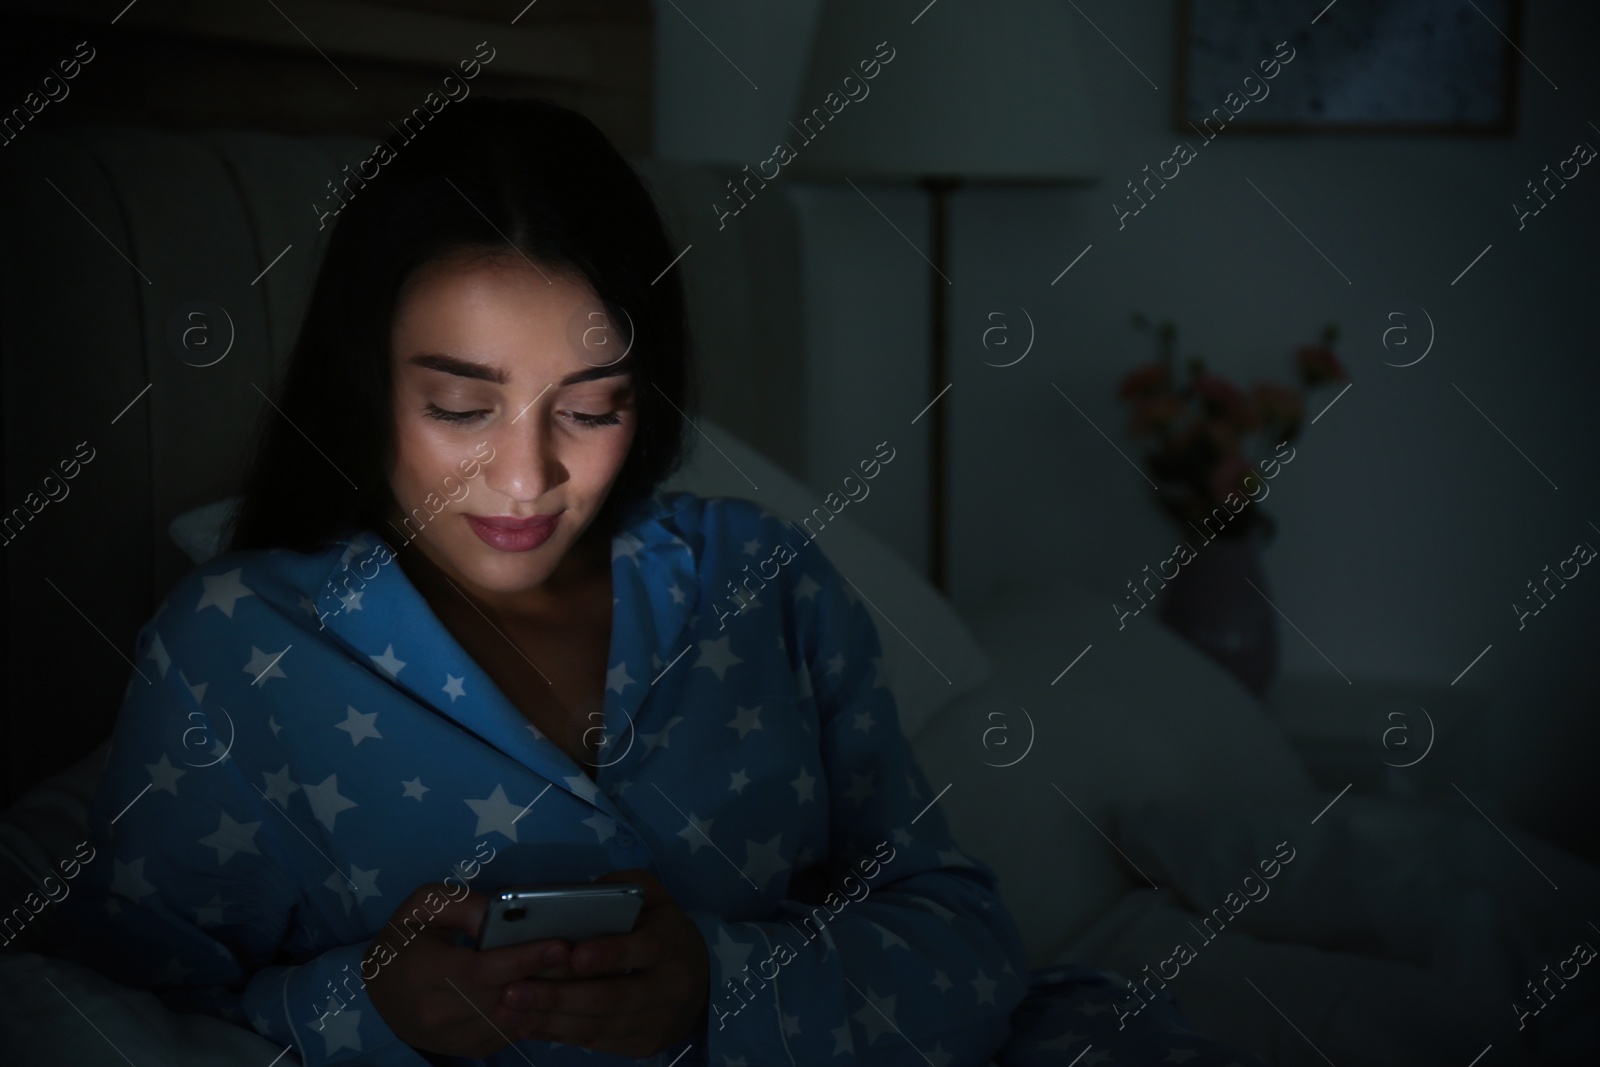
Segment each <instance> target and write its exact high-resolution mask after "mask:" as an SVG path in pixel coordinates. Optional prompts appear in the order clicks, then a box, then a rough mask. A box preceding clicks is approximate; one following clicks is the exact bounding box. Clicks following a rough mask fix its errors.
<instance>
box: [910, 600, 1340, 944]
mask: <svg viewBox="0 0 1600 1067" xmlns="http://www.w3.org/2000/svg"><path fill="white" fill-rule="evenodd" d="M967 617H968V619H969V620H970V622H971V624H972V626H973V628H974V630H975V631H976V632H977V633H978V635H979V637H980V639H981V640H982V641H983V643H984V645H985V646H986V647H987V648H989V649H990V650H991V651H992V652H993V653H994V656H995V658H996V659H997V660H998V665H997V668H996V676H995V680H994V681H993V682H992V683H991V684H989V685H986V686H984V687H983V688H982V689H981V690H979V691H977V692H976V693H973V694H971V695H970V696H968V697H966V698H964V699H962V700H959V701H957V702H956V703H955V704H952V705H951V706H950V707H949V708H947V709H946V710H945V711H943V712H941V713H940V714H939V716H938V717H937V718H936V719H935V720H934V721H933V722H932V723H930V724H929V725H928V727H927V729H926V731H925V733H924V734H923V735H922V736H920V737H918V738H917V739H916V742H915V745H914V748H915V751H916V755H917V760H918V762H919V763H920V764H921V766H922V768H923V770H924V771H925V772H927V774H928V777H929V779H930V782H931V784H932V785H933V787H934V788H935V789H941V788H943V787H944V785H945V783H947V782H949V783H953V784H952V786H951V789H950V792H949V793H948V794H946V795H945V797H944V799H943V800H941V801H940V806H941V808H942V810H943V811H944V812H945V815H946V817H947V818H948V819H949V820H950V827H951V831H952V832H953V833H954V834H955V835H956V838H957V840H958V841H960V842H961V843H962V846H963V848H965V849H966V851H968V852H970V853H972V854H973V855H975V856H978V857H979V858H980V859H982V860H984V861H985V862H987V863H988V864H989V865H990V866H992V867H993V868H994V869H995V872H996V873H997V874H998V875H999V878H1000V889H1001V893H1002V895H1003V896H1004V898H1005V900H1006V903H1007V905H1008V906H1009V907H1010V908H1011V911H1012V914H1013V916H1014V917H1015V918H1016V920H1017V925H1018V926H1019V927H1020V928H1021V930H1022V933H1023V935H1024V940H1025V942H1026V943H1027V946H1028V952H1029V962H1030V965H1032V966H1040V965H1042V964H1045V963H1048V962H1050V961H1051V960H1053V959H1054V957H1055V954H1056V953H1057V952H1058V951H1059V950H1060V948H1061V946H1063V945H1064V944H1066V943H1067V942H1068V941H1069V940H1070V938H1071V937H1072V936H1074V935H1075V934H1077V933H1080V932H1082V931H1083V930H1084V929H1086V928H1087V927H1088V926H1089V925H1091V924H1092V923H1093V922H1094V921H1095V920H1096V919H1097V918H1098V917H1099V916H1101V915H1102V914H1104V913H1105V912H1106V911H1108V910H1109V909H1110V908H1111V907H1113V906H1114V905H1115V904H1116V902H1117V900H1118V899H1119V898H1120V897H1121V896H1122V894H1123V893H1124V892H1125V891H1126V890H1127V889H1130V888H1132V887H1134V886H1138V885H1145V884H1146V882H1145V881H1144V878H1143V877H1142V876H1141V875H1140V874H1139V873H1138V872H1136V871H1135V870H1133V869H1132V867H1131V866H1130V865H1129V863H1128V862H1127V861H1126V860H1125V859H1123V858H1122V857H1121V856H1119V855H1118V854H1117V852H1116V850H1115V849H1114V848H1113V847H1112V846H1111V844H1110V843H1109V841H1108V839H1107V837H1106V836H1103V835H1107V834H1111V833H1112V826H1113V822H1112V815H1113V812H1114V811H1115V810H1117V809H1119V808H1132V807H1137V806H1139V805H1141V804H1144V803H1147V802H1149V801H1152V800H1160V799H1167V800H1172V801H1174V802H1183V803H1188V802H1191V801H1195V800H1203V799H1207V798H1211V799H1228V798H1235V799H1237V798H1246V797H1252V796H1254V797H1263V798H1273V799H1275V800H1277V799H1289V798H1301V797H1307V796H1315V795H1316V794H1315V792H1314V787H1313V785H1312V783H1311V780H1310V779H1309V778H1308V777H1307V775H1306V772H1305V768H1304V767H1303V765H1302V764H1301V762H1300V760H1299V757H1298V756H1296V755H1295V753H1294V750H1293V749H1292V748H1290V746H1289V744H1288V742H1287V741H1286V740H1285V738H1284V737H1283V735H1282V733H1281V732H1280V731H1279V730H1278V728H1277V727H1276V726H1275V725H1274V724H1273V722H1272V721H1271V720H1270V719H1269V718H1268V717H1267V715H1266V713H1265V712H1264V711H1263V709H1262V707H1261V705H1260V704H1259V703H1257V702H1256V700H1255V699H1254V698H1252V697H1251V696H1250V694H1249V692H1248V691H1247V690H1245V689H1244V687H1243V686H1241V685H1240V684H1239V683H1238V682H1237V681H1236V680H1235V679H1234V678H1233V677H1232V676H1231V675H1229V674H1228V673H1227V672H1226V671H1224V670H1222V669H1221V668H1220V667H1218V666H1217V665H1216V664H1215V663H1213V662H1212V661H1211V660H1210V659H1208V658H1206V657H1205V656H1204V655H1202V654H1200V653H1199V652H1197V651H1195V650H1194V649H1193V648H1192V647H1190V646H1189V645H1188V644H1187V643H1186V642H1184V641H1183V640H1182V639H1181V638H1179V637H1178V636H1177V635H1176V634H1174V633H1173V632H1172V631H1170V630H1168V629H1167V628H1166V627H1165V626H1162V625H1161V624H1160V623H1158V622H1156V621H1155V620H1154V619H1151V618H1144V619H1139V620H1136V621H1134V622H1132V623H1130V624H1129V625H1128V626H1127V628H1126V629H1124V630H1122V631H1120V632H1119V631H1118V630H1117V625H1116V617H1115V615H1114V613H1113V612H1112V610H1111V608H1110V605H1109V602H1108V601H1106V600H1105V599H1103V598H1100V597H1096V596H1094V595H1093V594H1091V593H1089V592H1087V591H1083V590H1078V589H1072V588H1067V589H1050V588H1043V587H1041V588H1038V589H1035V590H1031V591H1015V592H1012V593H1008V594H1006V595H1003V596H1000V597H997V598H996V599H994V600H993V601H991V602H990V603H988V604H986V605H983V606H980V607H979V608H976V609H974V610H972V611H970V612H968V615H967ZM1091 644H1092V646H1093V647H1092V648H1090V649H1089V650H1088V651H1087V652H1084V648H1085V646H1087V645H1091ZM1080 652H1084V654H1083V656H1082V658H1081V659H1079V660H1078V661H1077V663H1076V664H1074V665H1073V666H1072V668H1071V670H1070V671H1068V672H1067V673H1066V674H1062V673H1061V672H1062V670H1063V668H1065V667H1067V665H1068V664H1069V663H1072V661H1073V659H1074V657H1076V656H1078V654H1079V653H1080ZM1053 679H1059V680H1057V681H1055V682H1054V684H1052V680H1053ZM1029 719H1031V721H1032V723H1033V731H1034V734H1033V747H1032V749H1031V750H1029V751H1028V755H1027V756H1026V757H1023V758H1022V759H1021V760H1020V762H1017V763H1016V764H1015V766H1011V767H1000V766H991V765H993V764H1004V763H1008V762H1011V761H1013V760H1017V759H1018V757H1019V756H1021V755H1022V752H1023V750H1024V748H1025V746H1026V744H1027V740H1028V736H1029V734H1028V725H1027V723H1028V720H1029ZM1002 726H1003V727H1004V728H1005V729H1004V731H1003V732H996V731H997V730H998V728H999V727H1002ZM1001 738H1005V741H1006V743H1005V744H1003V745H1002V744H1000V743H999V741H1000V740H1001ZM986 743H987V745H986ZM1074 805H1076V807H1074ZM1149 873H1150V874H1151V877H1152V878H1154V877H1155V873H1154V872H1149Z"/></svg>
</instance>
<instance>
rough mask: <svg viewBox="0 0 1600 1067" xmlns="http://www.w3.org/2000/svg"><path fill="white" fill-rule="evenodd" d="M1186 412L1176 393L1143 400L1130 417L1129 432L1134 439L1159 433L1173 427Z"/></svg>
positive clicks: (1162, 394)
mask: <svg viewBox="0 0 1600 1067" xmlns="http://www.w3.org/2000/svg"><path fill="white" fill-rule="evenodd" d="M1183 412H1184V403H1183V400H1182V399H1180V398H1179V397H1178V396H1177V395H1176V394H1174V393H1161V394H1158V395H1156V396H1152V397H1150V398H1148V399H1145V400H1141V401H1140V402H1139V404H1138V405H1137V406H1136V407H1135V408H1134V409H1133V414H1132V415H1130V416H1129V417H1128V432H1129V433H1131V434H1133V436H1134V437H1144V436H1145V435H1146V434H1151V433H1157V432H1159V431H1161V430H1164V429H1166V428H1167V427H1168V426H1171V425H1172V423H1173V421H1174V420H1176V419H1177V418H1178V417H1179V416H1180V415H1182V414H1183Z"/></svg>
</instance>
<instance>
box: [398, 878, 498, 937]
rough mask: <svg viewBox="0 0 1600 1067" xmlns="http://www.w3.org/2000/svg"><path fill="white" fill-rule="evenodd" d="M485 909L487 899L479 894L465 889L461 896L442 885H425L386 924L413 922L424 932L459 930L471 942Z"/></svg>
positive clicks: (487, 904) (432, 883) (415, 890)
mask: <svg viewBox="0 0 1600 1067" xmlns="http://www.w3.org/2000/svg"><path fill="white" fill-rule="evenodd" d="M488 906H489V898H488V897H486V896H484V895H483V894H482V893H479V892H476V891H474V890H471V889H469V890H467V893H466V895H465V896H461V895H460V894H459V892H454V893H453V892H452V890H451V888H450V887H449V886H447V885H445V884H444V883H442V882H428V883H424V884H423V885H420V886H418V887H417V888H416V889H414V890H413V891H412V893H411V895H410V896H409V897H407V898H406V899H405V902H404V903H403V904H401V905H400V908H399V909H398V910H397V911H396V912H395V914H394V916H393V917H392V918H391V919H390V921H391V922H393V923H396V924H397V925H401V926H404V925H405V924H406V923H407V922H408V921H415V922H417V923H421V924H423V927H424V929H437V930H440V931H448V930H460V931H463V932H464V933H466V934H467V935H468V936H470V937H472V938H474V939H475V938H477V936H478V931H479V930H480V929H481V928H482V927H483V917H484V914H485V912H486V911H487V910H488Z"/></svg>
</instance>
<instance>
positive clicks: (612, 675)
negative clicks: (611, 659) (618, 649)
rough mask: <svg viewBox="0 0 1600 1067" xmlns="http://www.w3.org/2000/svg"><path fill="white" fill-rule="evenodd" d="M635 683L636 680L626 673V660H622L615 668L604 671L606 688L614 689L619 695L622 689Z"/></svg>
mask: <svg viewBox="0 0 1600 1067" xmlns="http://www.w3.org/2000/svg"><path fill="white" fill-rule="evenodd" d="M637 681H638V679H637V678H635V677H633V675H631V674H629V673H628V661H627V660H623V661H622V662H621V663H619V664H617V665H616V666H615V667H612V668H611V669H610V670H608V671H606V688H607V689H615V690H616V691H617V692H618V693H621V692H622V691H623V690H624V689H626V688H628V686H630V685H633V684H634V683H635V682H637Z"/></svg>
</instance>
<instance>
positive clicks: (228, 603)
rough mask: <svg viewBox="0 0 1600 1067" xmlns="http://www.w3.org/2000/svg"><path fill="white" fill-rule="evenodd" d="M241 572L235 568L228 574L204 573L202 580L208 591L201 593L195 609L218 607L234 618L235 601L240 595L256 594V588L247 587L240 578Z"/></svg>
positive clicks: (199, 610) (202, 609) (197, 610)
mask: <svg viewBox="0 0 1600 1067" xmlns="http://www.w3.org/2000/svg"><path fill="white" fill-rule="evenodd" d="M241 573H243V572H242V571H240V570H239V569H238V568H235V569H233V570H231V571H229V572H228V573H226V574H207V575H202V576H201V581H203V582H204V583H205V587H206V591H205V592H204V593H202V594H201V596H200V603H198V604H196V605H195V608H194V610H195V611H196V612H201V611H204V610H206V608H216V609H217V610H218V611H220V612H222V613H223V614H224V615H226V616H227V617H228V618H230V619H231V618H233V605H234V602H235V601H237V600H238V599H239V598H240V597H247V596H255V595H256V594H255V591H254V590H251V589H247V588H245V585H244V583H243V582H241V581H240V580H239V575H240V574H241Z"/></svg>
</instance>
